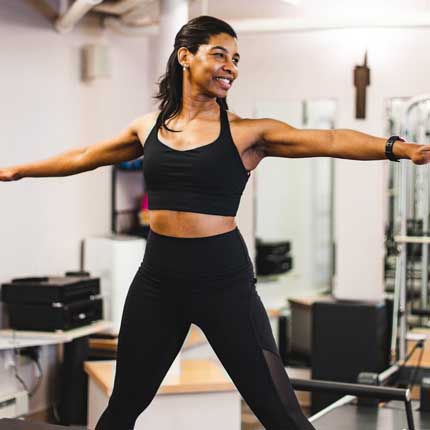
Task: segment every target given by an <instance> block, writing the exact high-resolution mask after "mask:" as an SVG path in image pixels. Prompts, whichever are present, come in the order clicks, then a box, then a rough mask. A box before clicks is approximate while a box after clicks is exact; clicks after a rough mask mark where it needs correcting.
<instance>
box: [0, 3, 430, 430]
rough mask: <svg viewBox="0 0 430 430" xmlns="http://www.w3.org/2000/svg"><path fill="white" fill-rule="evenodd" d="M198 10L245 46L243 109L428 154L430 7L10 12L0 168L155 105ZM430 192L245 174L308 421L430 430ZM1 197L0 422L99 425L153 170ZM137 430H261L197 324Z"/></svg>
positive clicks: (309, 170)
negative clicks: (181, 35) (395, 141)
mask: <svg viewBox="0 0 430 430" xmlns="http://www.w3.org/2000/svg"><path fill="white" fill-rule="evenodd" d="M199 15H211V16H215V17H218V18H221V19H223V20H225V21H227V22H228V23H229V24H230V25H231V26H232V27H233V28H234V29H235V30H236V32H237V34H238V49H239V52H240V57H241V60H240V67H239V69H240V76H239V78H238V79H237V81H236V82H235V83H234V86H233V88H232V90H231V91H230V92H229V95H228V104H229V109H230V110H231V111H233V112H235V113H236V114H238V115H240V116H241V117H243V118H275V119H278V120H280V121H285V122H287V123H288V124H290V125H292V126H294V127H297V128H309V129H327V130H329V129H338V128H342V129H353V130H359V131H362V132H365V133H370V134H373V135H376V136H390V135H399V136H404V137H405V138H406V139H407V141H408V142H418V143H420V144H430V83H429V78H428V70H430V57H429V55H428V46H429V41H430V5H429V3H428V2H425V1H421V0H410V1H408V2H404V1H399V0H395V1H392V2H390V5H389V7H388V6H387V2H383V1H382V0H372V1H370V0H363V1H361V2H353V1H352V0H332V1H330V2H322V1H320V0H266V1H264V2H262V1H256V0H235V1H234V2H231V1H225V0H218V1H213V0H188V1H187V0H105V1H102V0H2V1H1V4H0V46H1V50H0V52H1V53H2V61H1V77H2V79H1V81H0V94H1V98H2V103H1V105H0V113H1V115H0V118H1V119H0V130H1V131H0V135H1V143H0V165H1V166H9V165H14V164H17V163H29V162H31V161H33V160H39V159H44V158H47V157H48V156H50V155H52V154H55V153H58V152H62V151H66V150H69V149H71V148H74V147H79V146H82V145H87V144H91V143H94V142H97V141H100V140H103V139H107V138H109V137H110V136H113V135H115V134H117V133H118V132H119V131H120V130H121V129H122V128H123V127H124V125H125V124H127V123H129V122H130V121H131V120H132V119H133V118H135V117H137V116H139V115H142V114H143V113H145V112H150V111H153V110H154V109H155V106H156V104H155V101H154V99H153V95H154V92H155V86H156V82H157V80H158V79H159V77H160V75H162V73H164V69H165V64H166V61H167V58H168V56H169V54H170V52H171V48H172V44H173V39H174V37H175V34H176V32H177V31H178V29H179V28H180V27H181V26H182V25H183V24H184V23H186V22H187V21H188V20H189V19H191V18H193V17H196V16H199ZM429 184H430V170H429V167H428V166H414V165H412V163H410V162H409V161H408V160H401V162H399V163H393V162H391V161H389V160H373V161H370V162H363V161H358V160H348V159H340V158H330V157H312V158H296V159H293V158H290V159H288V158H276V157H269V158H266V159H265V160H264V161H263V162H262V163H261V165H259V166H258V168H257V169H256V170H255V171H253V172H252V175H251V177H250V179H249V182H248V184H247V187H246V189H245V192H244V194H243V196H242V200H241V203H240V207H239V211H238V214H237V224H238V226H239V228H240V230H241V232H242V235H243V237H244V240H245V242H246V246H247V247H248V250H249V253H250V256H251V259H252V261H253V264H254V267H255V273H256V287H257V291H258V293H259V295H260V297H261V300H262V302H263V304H264V306H265V309H266V311H267V314H268V316H269V319H270V324H271V328H272V331H273V335H274V337H275V339H276V342H277V346H278V348H279V352H280V354H281V356H282V360H283V363H284V366H285V369H286V371H287V373H288V375H289V377H290V379H291V382H292V384H293V387H294V389H295V391H296V395H297V397H298V400H299V402H300V406H301V407H302V408H303V410H304V411H305V412H306V415H307V416H308V417H309V418H310V420H311V422H312V423H313V425H314V426H315V428H317V429H318V430H325V429H329V428H330V429H337V428H339V429H343V430H355V429H358V428H359V429H361V430H374V429H375V430H376V429H377V430H391V429H393V430H402V429H408V430H413V429H430V351H429V349H430V337H429V336H430V320H429V317H430V305H429V291H428V278H429V248H428V245H429V243H430V239H429V235H430V233H429V232H430V227H429V221H430V185H429ZM0 198H1V202H2V204H1V212H0V213H1V215H0V219H1V223H0V243H1V245H2V246H1V247H0V262H1V264H0V283H1V293H2V294H1V298H2V301H1V302H0V429H1V430H7V429H11V430H12V429H24V428H25V429H33V428H34V429H35V430H37V429H40V430H43V429H46V430H48V429H51V428H52V429H55V428H62V427H69V428H73V429H86V428H88V429H93V428H94V426H95V424H96V422H97V419H98V418H99V416H100V414H101V413H102V411H103V409H104V408H105V407H106V404H107V402H108V399H109V396H110V394H111V392H112V384H113V378H114V373H115V360H116V351H117V335H118V330H119V325H120V321H121V314H122V309H123V306H124V301H125V298H126V294H127V289H128V287H129V285H130V282H131V280H132V279H133V276H134V273H135V272H136V269H137V267H138V266H139V264H140V261H141V259H142V255H143V254H144V252H145V246H146V240H147V237H148V231H149V210H148V206H147V195H146V192H145V183H144V180H143V177H142V160H141V159H140V160H139V159H137V160H134V161H130V162H124V163H121V164H118V165H113V166H111V167H108V168H101V169H95V170H93V171H90V172H85V173H83V174H80V175H76V176H70V177H56V178H46V179H44V180H41V179H39V178H29V179H24V180H22V181H18V182H16V183H11V184H0ZM70 287H71V288H70ZM74 287H76V291H78V290H79V291H81V292H82V291H85V293H84V295H80V296H79V297H78V296H76V298H75V299H73V297H72V296H73V294H74V293H73V291H75V290H73V288H74ZM48 290H49V291H48ZM52 291H54V292H52ZM66 291H70V297H63V296H61V294H63V293H64V294H66V295H67V293H65V292H66ZM45 294H46V295H45ZM56 294H59V295H60V296H61V297H60V296H58V297H57V296H56ZM43 297H45V299H43ZM63 300H64V302H63V303H62V301H63ZM140 341H142V340H139V339H136V342H140ZM243 359H244V360H246V357H244V358H243ZM56 426H58V427H56ZM135 428H136V430H142V429H143V430H155V429H157V430H168V429H169V430H170V429H175V430H185V429H187V430H197V429H199V430H200V429H201V428H206V430H215V429H224V430H263V427H262V424H261V423H260V422H259V420H258V419H257V417H256V416H255V415H254V413H253V411H252V410H251V409H250V408H249V406H248V405H247V404H246V402H245V401H244V400H243V399H242V398H241V396H240V394H239V393H238V391H237V389H236V387H235V385H234V384H233V382H232V381H231V380H230V378H229V375H228V374H227V372H226V371H225V370H224V369H223V366H222V364H221V363H220V361H219V359H218V357H217V356H216V354H215V353H214V351H213V350H212V348H211V345H210V344H209V343H208V341H207V339H206V337H205V335H204V333H203V332H202V330H201V329H200V328H199V327H198V326H196V325H193V326H192V327H191V329H190V331H189V333H188V335H187V338H186V341H185V343H184V345H183V347H182V349H181V351H180V353H179V354H178V356H177V357H176V359H175V361H174V362H173V364H172V366H171V368H170V369H169V371H168V373H167V375H166V377H165V379H164V380H163V383H162V385H161V386H160V389H159V391H158V393H157V395H156V397H155V399H154V401H153V402H152V403H151V405H150V406H149V407H148V408H147V409H146V410H145V411H144V412H143V413H142V415H141V416H140V417H139V419H138V421H137V423H136V426H135ZM268 430H278V429H268ZM285 430H286V429H285Z"/></svg>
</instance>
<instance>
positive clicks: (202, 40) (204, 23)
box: [154, 15, 237, 131]
mask: <svg viewBox="0 0 430 430" xmlns="http://www.w3.org/2000/svg"><path fill="white" fill-rule="evenodd" d="M220 33H227V34H229V35H230V36H232V37H234V38H236V39H237V34H236V33H235V31H234V30H233V28H231V26H230V25H229V24H227V23H226V22H225V21H222V20H221V19H218V18H215V17H213V16H207V15H202V16H198V17H197V18H194V19H191V20H190V21H188V22H187V23H186V24H185V25H183V26H182V27H181V29H180V30H179V31H178V33H177V35H176V37H175V44H174V49H173V52H172V53H171V54H170V57H169V60H168V61H167V67H166V73H165V74H164V75H162V76H161V77H160V79H159V81H158V82H157V84H158V86H159V89H158V94H156V95H155V96H154V98H155V99H157V100H160V104H159V109H160V115H159V116H158V118H157V123H156V126H157V129H158V128H160V127H164V128H165V129H166V130H169V131H176V130H171V129H170V128H168V127H167V125H166V121H167V120H168V119H169V118H172V117H174V116H175V115H177V114H178V113H179V110H180V109H181V102H182V74H183V73H182V67H181V65H180V64H179V61H178V56H177V54H178V50H179V48H181V47H185V48H187V49H188V50H189V51H190V52H191V53H193V54H195V53H196V52H197V50H198V49H199V46H200V45H204V44H207V43H209V39H210V37H211V36H215V35H217V34H220ZM216 101H217V103H218V104H219V105H221V106H223V107H224V108H225V109H228V105H227V100H226V98H219V97H217V99H216Z"/></svg>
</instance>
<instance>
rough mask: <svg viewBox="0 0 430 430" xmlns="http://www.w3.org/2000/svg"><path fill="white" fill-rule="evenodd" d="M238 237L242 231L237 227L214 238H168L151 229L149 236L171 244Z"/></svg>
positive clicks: (213, 236)
mask: <svg viewBox="0 0 430 430" xmlns="http://www.w3.org/2000/svg"><path fill="white" fill-rule="evenodd" d="M236 235H240V231H239V227H238V226H236V227H235V228H234V229H233V230H229V231H226V232H224V233H219V234H215V235H212V236H199V237H177V236H166V235H164V234H161V233H157V232H155V231H154V230H152V229H151V228H150V229H149V235H148V239H149V237H150V236H152V237H154V238H157V239H160V240H164V241H170V242H187V243H191V242H203V241H208V240H210V241H212V240H215V241H216V240H222V239H226V238H228V237H233V236H236Z"/></svg>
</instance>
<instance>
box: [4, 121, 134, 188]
mask: <svg viewBox="0 0 430 430" xmlns="http://www.w3.org/2000/svg"><path fill="white" fill-rule="evenodd" d="M139 122H140V120H139V119H137V120H135V121H133V122H132V123H131V124H130V125H129V126H128V127H127V128H126V129H125V130H124V131H123V132H122V133H120V134H119V135H118V136H117V137H115V138H113V139H109V140H104V141H101V142H98V143H96V144H93V145H89V146H85V147H81V148H74V149H71V150H69V151H66V152H63V153H61V154H59V155H56V156H54V157H51V158H48V159H46V160H42V161H35V162H32V163H28V164H21V165H17V166H12V167H7V168H0V181H16V180H18V179H21V178H27V177H34V178H35V177H50V176H69V175H75V174H77V173H82V172H86V171H89V170H94V169H96V168H97V167H101V166H106V165H109V164H116V163H120V162H121V161H128V160H133V159H135V158H137V157H139V156H141V155H142V153H143V148H142V145H141V143H140V141H139V138H138V135H137V128H138V124H139Z"/></svg>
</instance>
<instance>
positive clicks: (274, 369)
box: [263, 349, 315, 430]
mask: <svg viewBox="0 0 430 430" xmlns="http://www.w3.org/2000/svg"><path fill="white" fill-rule="evenodd" d="M263 355H264V358H265V360H266V363H267V366H268V368H269V371H270V375H271V377H272V381H273V385H274V386H275V388H276V391H277V393H278V396H279V398H280V400H281V402H282V404H283V405H284V406H285V410H286V411H287V410H288V411H290V413H289V418H291V419H292V420H293V421H294V422H295V424H296V427H294V428H297V429H303V430H305V429H306V430H311V429H313V430H315V428H314V427H313V426H312V424H311V423H310V422H309V421H308V420H307V419H306V418H305V417H304V415H303V414H302V411H301V408H300V405H299V404H298V402H297V399H296V397H295V394H294V391H293V389H292V388H291V385H289V384H290V381H289V378H288V375H287V372H286V371H285V368H284V364H283V363H282V360H281V357H280V356H279V355H277V354H274V353H273V352H271V351H267V350H265V349H263Z"/></svg>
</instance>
